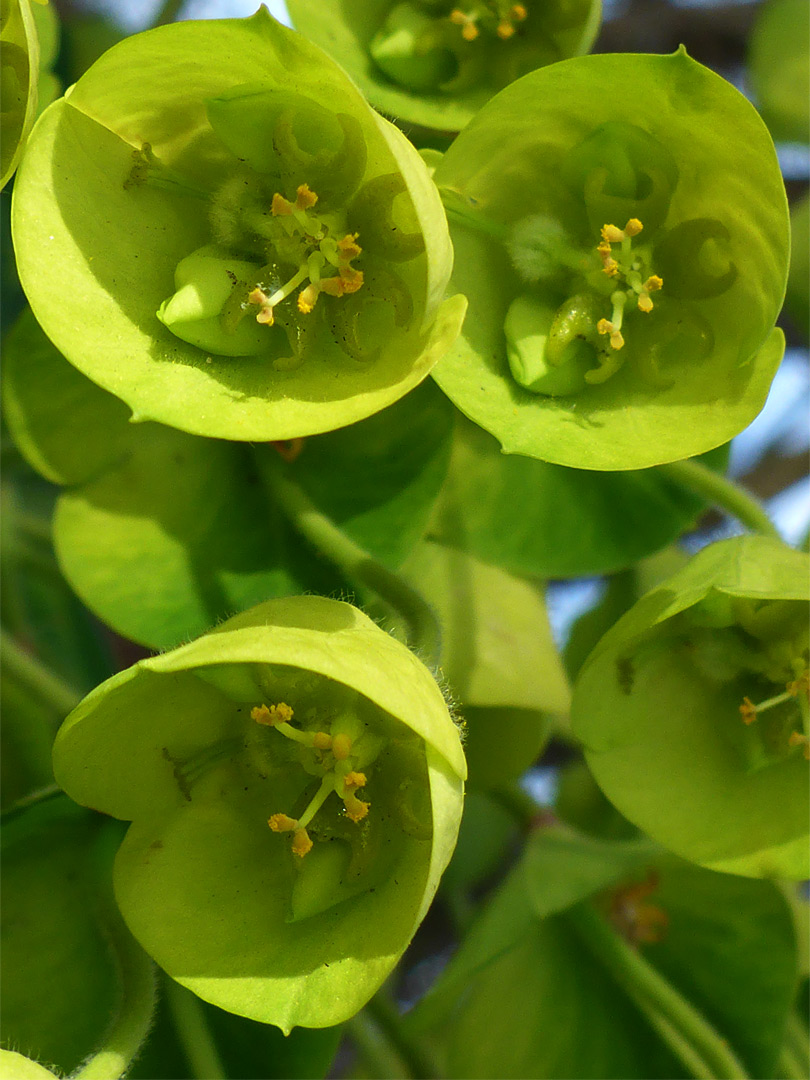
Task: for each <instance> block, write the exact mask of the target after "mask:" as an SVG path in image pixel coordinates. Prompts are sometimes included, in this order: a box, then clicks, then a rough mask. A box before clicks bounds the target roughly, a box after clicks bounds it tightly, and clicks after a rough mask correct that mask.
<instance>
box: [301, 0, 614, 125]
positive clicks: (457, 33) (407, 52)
mask: <svg viewBox="0 0 810 1080" xmlns="http://www.w3.org/2000/svg"><path fill="white" fill-rule="evenodd" d="M288 6H289V9H290V14H291V15H292V18H293V22H294V23H295V25H296V26H297V27H298V28H299V29H300V30H302V31H303V32H304V33H305V34H307V36H309V37H311V38H312V40H313V41H317V42H318V44H320V45H321V46H322V47H323V48H325V49H326V50H327V51H328V52H329V53H330V54H331V55H332V56H334V58H335V59H336V60H338V61H339V62H340V63H341V64H343V66H344V67H345V68H346V70H347V71H349V72H350V73H351V75H352V76H353V78H355V79H356V80H357V81H358V83H359V85H360V87H361V88H362V89H363V91H364V92H365V93H366V94H367V95H368V98H369V100H370V101H371V103H372V104H373V105H375V106H376V107H377V108H379V109H382V110H383V111H384V112H385V113H387V114H390V115H392V116H397V117H400V118H402V119H403V120H408V121H410V122H412V123H417V124H422V125H424V126H425V127H432V128H436V129H439V130H443V131H459V130H460V129H461V128H462V127H464V125H465V124H466V123H468V122H469V120H471V119H472V117H473V116H474V115H475V113H476V112H477V110H478V109H480V108H481V106H482V105H483V104H484V103H485V102H486V101H487V100H488V99H489V98H490V97H492V95H493V94H495V93H496V92H497V91H498V90H500V89H501V88H502V87H504V86H506V85H507V84H508V83H510V82H512V81H513V80H515V79H518V78H520V76H521V75H525V74H526V73H527V72H529V71H533V70H534V69H535V68H539V67H542V66H543V65H545V64H551V63H553V62H554V61H557V60H562V59H564V58H565V57H567V56H576V55H579V54H580V53H584V52H587V50H588V49H589V48H590V47H591V45H592V44H593V40H594V38H595V36H596V32H597V30H598V27H599V19H600V14H601V11H600V4H599V2H598V0H542V2H539V0H523V2H521V3H515V2H513V0H459V2H455V0H399V2H397V0H353V3H352V4H351V6H350V8H345V7H344V5H341V4H334V5H324V4H322V3H319V2H318V0H291V3H290V4H289V5H288ZM349 12H350V13H349Z"/></svg>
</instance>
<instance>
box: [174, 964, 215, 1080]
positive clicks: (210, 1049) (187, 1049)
mask: <svg viewBox="0 0 810 1080" xmlns="http://www.w3.org/2000/svg"><path fill="white" fill-rule="evenodd" d="M166 1001H167V1003H168V1006H169V1009H170V1011H171V1014H172V1019H173V1020H174V1026H175V1030H176V1031H177V1035H178V1038H179V1039H180V1044H181V1046H182V1047H183V1051H184V1053H185V1055H186V1057H187V1058H188V1062H189V1064H190V1066H191V1071H192V1074H193V1075H194V1076H195V1077H197V1080H227V1076H228V1073H227V1071H226V1069H225V1066H224V1065H223V1063H222V1059H221V1058H220V1056H219V1051H218V1050H217V1047H216V1043H215V1042H214V1037H213V1035H212V1034H211V1029H210V1028H209V1026H208V1022H207V1021H206V1019H205V1013H204V1012H203V1007H202V1002H201V1001H200V999H199V998H198V997H197V995H196V994H192V992H191V991H190V990H186V988H185V987H184V986H181V985H180V984H179V983H176V982H175V981H174V980H173V979H169V978H167V979H166Z"/></svg>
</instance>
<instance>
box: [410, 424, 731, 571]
mask: <svg viewBox="0 0 810 1080" xmlns="http://www.w3.org/2000/svg"><path fill="white" fill-rule="evenodd" d="M724 457H725V450H718V451H715V452H713V454H712V457H711V462H712V463H715V462H717V463H718V464H719V463H720V461H721V460H723V459H724ZM700 509H701V504H700V502H699V500H698V499H696V498H694V496H692V495H689V494H687V493H685V492H684V491H683V490H682V489H680V488H678V487H677V486H676V485H675V484H672V483H670V482H669V481H668V480H666V478H664V477H663V476H660V475H659V474H658V473H657V472H656V471H655V470H654V469H645V470H639V471H626V472H611V473H605V472H592V471H586V470H584V469H569V468H564V467H562V466H560V465H551V464H549V463H547V462H544V461H538V460H536V459H535V458H532V457H524V456H523V455H522V454H503V453H502V452H501V451H500V448H499V447H498V444H497V441H496V440H495V439H494V438H493V437H492V436H491V435H489V434H487V432H485V431H483V430H482V429H481V428H478V427H476V426H475V425H474V424H471V423H470V422H469V421H467V420H465V419H464V418H463V417H459V419H458V422H457V427H456V438H455V442H454V444H453V456H452V458H451V462H450V472H449V475H448V478H447V481H446V483H445V486H444V488H443V490H442V493H441V496H440V499H439V503H438V505H437V507H436V512H435V514H434V517H433V521H432V524H431V530H430V534H431V536H433V537H434V538H435V539H437V540H439V541H441V542H442V543H445V544H448V545H450V546H455V547H461V548H463V549H465V550H467V551H469V552H470V554H472V555H475V556H476V557H477V558H479V559H482V560H484V561H485V562H489V563H492V564H494V565H496V566H500V567H502V568H503V569H504V570H508V571H509V572H510V573H513V574H526V575H535V576H538V577H548V578H555V577H575V576H579V575H585V574H601V573H610V572H612V571H615V570H619V569H621V568H623V567H625V566H630V565H632V564H633V563H634V562H636V561H637V560H638V559H639V558H642V557H643V556H645V555H648V554H650V553H651V552H653V551H656V550H658V549H659V548H661V547H663V546H664V545H665V544H667V543H669V542H670V540H672V539H674V538H675V537H676V536H678V535H679V534H680V533H681V532H682V531H683V530H684V529H685V528H686V527H687V526H688V525H689V524H691V522H693V521H694V520H695V518H696V517H697V515H698V512H699V510H700Z"/></svg>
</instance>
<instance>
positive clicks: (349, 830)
mask: <svg viewBox="0 0 810 1080" xmlns="http://www.w3.org/2000/svg"><path fill="white" fill-rule="evenodd" d="M54 769H55V775H56V776H57V778H58V782H59V783H60V784H61V785H62V786H63V787H64V789H65V790H66V791H67V792H68V793H69V794H70V795H71V797H72V798H74V799H75V800H76V801H77V802H80V803H82V804H83V805H88V806H92V807H94V808H95V809H98V810H101V811H103V812H104V813H107V814H111V815H112V816H114V817H118V818H122V819H125V820H131V821H132V825H131V826H130V829H129V831H128V833H127V835H126V838H125V840H124V842H123V844H122V846H121V849H120V851H119V853H118V856H117V859H116V864H115V889H116V896H117V899H118V903H119V906H120V908H121V911H122V913H123V915H124V918H125V919H126V921H127V923H128V925H129V927H130V929H131V930H132V932H133V934H134V935H135V937H136V938H137V939H138V940H139V941H140V943H141V944H142V945H143V947H144V948H145V949H146V950H147V952H149V953H150V954H151V955H152V956H153V957H154V959H155V960H156V961H157V962H158V963H159V964H160V965H161V966H162V967H163V968H164V969H165V970H166V971H167V972H168V973H169V974H170V975H171V976H172V977H173V978H175V979H177V981H178V982H181V983H182V984H183V985H185V986H187V987H189V988H190V989H191V990H193V991H194V992H195V993H197V994H198V995H199V996H200V997H202V998H204V999H206V1000H208V1001H211V1002H213V1003H214V1004H216V1005H219V1006H220V1007H222V1008H224V1009H227V1010H229V1011H231V1012H236V1013H239V1014H241V1015H243V1016H248V1017H251V1018H253V1019H255V1020H260V1021H262V1022H264V1023H272V1024H275V1025H277V1026H278V1027H280V1028H282V1029H283V1030H285V1031H289V1030H290V1029H291V1028H292V1027H294V1026H295V1025H302V1026H305V1027H327V1026H330V1025H332V1024H337V1023H340V1022H341V1021H343V1020H345V1019H347V1018H348V1017H350V1016H352V1015H354V1013H356V1012H357V1010H358V1009H359V1008H361V1006H362V1005H363V1004H364V1003H365V1002H366V1001H367V1000H368V998H369V997H370V996H371V995H372V994H373V993H374V992H375V990H376V989H377V988H378V987H379V986H380V984H381V983H382V981H383V980H384V979H385V977H386V976H387V975H388V974H389V972H390V971H391V969H392V968H393V966H394V965H395V963H396V962H397V960H398V959H399V957H400V955H401V954H402V952H403V951H404V949H405V948H406V946H407V944H408V942H409V941H410V939H411V937H412V935H413V933H414V931H415V929H416V927H417V926H418V925H419V923H420V921H421V920H422V918H423V917H424V915H425V912H426V911H427V908H428V906H429V904H430V902H431V899H432V897H433V894H434V893H435V891H436V888H437V886H438V882H439V878H440V876H441V874H442V872H443V870H444V868H445V866H446V865H447V862H448V860H449V858H450V855H451V853H452V850H453V846H454V844H455V839H456V834H457V831H458V826H459V821H460V818H461V809H462V793H463V779H464V775H465V772H466V766H465V762H464V755H463V752H462V749H461V742H460V739H459V735H458V731H457V729H456V726H455V724H454V722H453V720H452V718H451V717H450V715H449V713H448V711H447V707H446V705H445V702H444V699H443V697H442V694H441V691H440V690H439V688H438V686H437V685H436V683H435V681H434V680H433V678H432V676H431V674H430V672H429V671H428V670H427V669H426V668H425V667H424V666H423V665H422V664H421V663H420V661H419V660H417V659H416V657H415V656H414V655H413V654H412V653H411V652H409V650H408V649H406V648H405V646H403V645H401V644H399V643H398V642H397V641H395V640H394V639H393V638H391V637H390V636H389V635H388V634H386V633H384V632H383V631H382V630H380V629H379V628H378V627H377V626H375V625H374V624H373V623H372V622H371V621H370V620H369V619H368V618H367V617H366V616H364V615H363V614H362V613H361V612H359V611H358V610H357V609H356V608H353V607H351V606H350V605H348V604H344V603H341V602H338V601H335V600H328V599H324V598H318V597H298V598H291V599H285V600H274V601H268V602H267V603H265V604H261V605H260V606H259V607H256V608H253V609H251V610H250V611H248V612H246V613H244V614H242V615H239V616H236V617H235V618H233V619H230V620H229V621H228V622H226V623H223V624H222V626H220V627H218V628H217V629H216V630H214V631H212V632H211V633H209V634H207V635H205V636H204V637H202V638H199V639H197V640H196V641H194V642H192V643H191V644H189V645H185V646H183V647H181V648H179V649H176V650H174V651H173V652H168V653H165V654H163V655H162V656H158V657H154V658H151V659H148V660H143V661H141V662H140V663H139V664H137V665H135V667H133V668H130V669H129V670H128V671H125V672H122V673H121V674H120V675H117V676H115V677H114V678H112V679H110V680H109V681H108V682H106V683H104V684H103V685H102V686H100V687H99V688H98V689H96V690H95V691H94V692H93V693H92V694H90V696H89V697H88V698H86V699H85V701H84V702H83V703H82V704H81V705H79V706H78V708H77V709H76V710H75V711H74V712H73V713H72V714H71V715H70V716H69V717H68V719H67V720H66V721H65V723H64V725H63V727H62V729H61V731H60V732H59V735H58V737H57V741H56V745H55V749H54Z"/></svg>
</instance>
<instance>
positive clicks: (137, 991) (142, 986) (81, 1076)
mask: <svg viewBox="0 0 810 1080" xmlns="http://www.w3.org/2000/svg"><path fill="white" fill-rule="evenodd" d="M111 935H112V938H113V948H114V950H115V955H116V957H117V959H118V963H119V966H120V977H121V984H122V989H123V993H122V1000H121V1005H120V1008H119V1010H118V1015H117V1016H116V1018H115V1020H114V1022H113V1025H112V1028H111V1029H110V1030H109V1031H108V1033H107V1037H106V1039H105V1040H104V1044H103V1046H102V1047H101V1048H100V1049H99V1050H98V1051H97V1052H96V1053H95V1054H94V1055H93V1056H92V1057H91V1058H90V1059H89V1060H88V1061H87V1062H86V1063H85V1064H84V1065H83V1066H82V1067H81V1068H80V1069H78V1070H77V1071H76V1072H75V1073H73V1074H72V1077H71V1080H118V1078H119V1077H121V1076H124V1075H125V1074H126V1072H127V1070H128V1069H129V1067H130V1065H131V1064H132V1062H133V1060H134V1059H135V1057H136V1055H137V1053H138V1051H139V1050H140V1048H141V1046H142V1044H143V1042H144V1040H145V1039H146V1037H147V1035H148V1034H149V1029H150V1028H151V1026H152V1018H153V1016H154V1011H155V1004H156V979H155V966H154V964H153V963H152V961H151V960H150V959H149V957H148V956H147V955H146V953H145V952H144V951H143V949H142V948H141V947H140V945H139V944H138V943H137V941H136V940H135V939H134V938H133V937H132V935H131V934H130V933H129V931H128V930H127V928H126V926H125V925H124V923H123V920H122V919H121V918H120V916H119V917H118V918H117V919H116V920H114V922H113V925H112V927H111ZM213 1080H217V1078H216V1077H214V1078H213Z"/></svg>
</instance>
